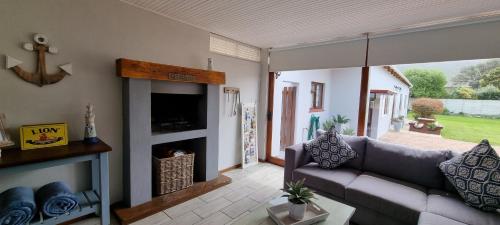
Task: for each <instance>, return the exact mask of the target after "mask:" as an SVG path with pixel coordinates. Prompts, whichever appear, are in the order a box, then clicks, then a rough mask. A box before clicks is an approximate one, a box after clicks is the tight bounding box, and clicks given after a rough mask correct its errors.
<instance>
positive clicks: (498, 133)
mask: <svg viewBox="0 0 500 225" xmlns="http://www.w3.org/2000/svg"><path fill="white" fill-rule="evenodd" d="M408 118H409V119H413V114H412V113H410V114H408ZM436 119H437V121H438V124H441V125H442V126H444V128H443V131H442V132H441V135H442V136H443V137H444V138H448V139H454V140H460V141H467V142H474V143H479V142H480V141H481V140H482V139H488V140H489V141H490V144H492V145H500V119H487V118H476V117H470V116H460V115H437V116H436Z"/></svg>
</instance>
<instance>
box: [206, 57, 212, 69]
mask: <svg viewBox="0 0 500 225" xmlns="http://www.w3.org/2000/svg"><path fill="white" fill-rule="evenodd" d="M212 68H213V65H212V58H208V64H207V70H212Z"/></svg>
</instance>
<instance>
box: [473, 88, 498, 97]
mask: <svg viewBox="0 0 500 225" xmlns="http://www.w3.org/2000/svg"><path fill="white" fill-rule="evenodd" d="M476 95H477V98H478V99H482V100H500V89H498V88H497V87H495V86H493V85H488V86H486V87H482V88H479V89H478V90H477V92H476Z"/></svg>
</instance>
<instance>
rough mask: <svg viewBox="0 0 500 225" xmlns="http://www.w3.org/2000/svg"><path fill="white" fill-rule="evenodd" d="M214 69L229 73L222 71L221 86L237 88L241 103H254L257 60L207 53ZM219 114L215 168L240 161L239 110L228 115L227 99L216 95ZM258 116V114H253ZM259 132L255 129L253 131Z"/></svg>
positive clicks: (256, 97)
mask: <svg viewBox="0 0 500 225" xmlns="http://www.w3.org/2000/svg"><path fill="white" fill-rule="evenodd" d="M211 55H212V56H211V57H212V58H213V63H214V70H220V71H224V72H226V74H231V76H227V75H226V84H225V85H221V87H220V92H221V93H222V91H223V88H224V87H237V88H240V94H241V96H240V99H241V103H257V105H258V102H259V101H258V100H259V99H258V98H259V76H260V63H258V62H250V61H246V60H242V59H236V58H232V57H228V56H223V55H218V54H211ZM220 105H221V110H220V113H219V114H220V116H219V132H220V133H219V170H222V169H226V168H229V167H231V166H234V165H236V164H239V163H241V160H242V158H241V151H242V150H241V110H238V113H237V115H236V116H230V111H231V101H230V102H227V99H226V95H224V94H221V96H220ZM257 116H261V115H257ZM257 132H259V131H257Z"/></svg>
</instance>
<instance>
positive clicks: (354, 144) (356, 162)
mask: <svg viewBox="0 0 500 225" xmlns="http://www.w3.org/2000/svg"><path fill="white" fill-rule="evenodd" d="M342 137H343V138H344V141H345V142H346V143H347V144H349V146H351V149H352V150H354V151H355V152H356V153H357V154H358V156H357V157H356V158H354V159H352V160H349V161H347V162H346V163H345V164H344V165H342V166H346V167H349V168H353V169H357V170H362V169H363V160H365V152H366V142H367V140H368V138H367V137H359V136H349V135H342Z"/></svg>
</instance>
